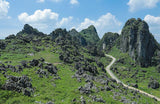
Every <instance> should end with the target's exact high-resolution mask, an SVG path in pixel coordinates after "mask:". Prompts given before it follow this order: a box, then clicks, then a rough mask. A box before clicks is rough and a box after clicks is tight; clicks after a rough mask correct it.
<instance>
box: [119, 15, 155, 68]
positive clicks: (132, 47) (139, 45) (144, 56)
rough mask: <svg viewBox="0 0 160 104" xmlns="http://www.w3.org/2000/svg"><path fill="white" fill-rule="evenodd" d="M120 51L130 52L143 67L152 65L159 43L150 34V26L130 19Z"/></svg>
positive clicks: (139, 20)
mask: <svg viewBox="0 0 160 104" xmlns="http://www.w3.org/2000/svg"><path fill="white" fill-rule="evenodd" d="M120 49H121V50H122V51H123V52H128V53H129V55H130V56H131V58H132V59H133V60H135V61H136V62H137V63H138V64H139V65H141V66H142V67H147V66H149V65H151V59H152V57H153V55H154V52H155V50H156V49H157V42H156V40H155V39H154V37H153V36H152V34H151V33H150V32H149V26H148V24H147V23H146V22H145V21H143V20H141V19H137V20H136V19H134V18H132V19H129V20H128V21H127V22H126V24H125V26H124V27H123V30H122V33H121V37H120Z"/></svg>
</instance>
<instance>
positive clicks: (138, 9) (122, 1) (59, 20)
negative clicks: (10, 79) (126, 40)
mask: <svg viewBox="0 0 160 104" xmlns="http://www.w3.org/2000/svg"><path fill="white" fill-rule="evenodd" d="M159 11H160V0H0V39H2V38H4V37H6V36H8V35H10V34H16V33H17V32H18V31H20V30H22V28H23V25H24V24H26V23H28V24H30V25H32V26H33V27H35V28H37V29H38V30H39V31H42V32H44V33H50V32H52V31H53V30H54V29H56V28H59V27H61V28H67V30H70V29H72V28H75V29H77V30H78V31H80V30H82V29H84V28H87V27H88V26H89V25H91V24H92V25H94V26H95V27H96V28H97V31H98V34H99V36H100V37H102V36H103V34H104V33H105V32H118V33H120V32H121V29H122V28H123V26H124V24H125V22H126V21H127V20H128V19H130V18H141V19H143V20H145V21H146V22H148V24H149V26H150V31H151V33H152V34H154V36H155V38H156V39H157V40H158V41H159V42H160V12H159Z"/></svg>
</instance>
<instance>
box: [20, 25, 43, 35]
mask: <svg viewBox="0 0 160 104" xmlns="http://www.w3.org/2000/svg"><path fill="white" fill-rule="evenodd" d="M44 35H45V34H44V33H42V32H39V31H38V30H37V29H36V28H33V27H32V26H30V25H29V24H25V25H24V27H23V29H22V31H20V32H19V33H17V36H18V37H20V36H25V37H32V38H33V36H38V37H43V36H44Z"/></svg>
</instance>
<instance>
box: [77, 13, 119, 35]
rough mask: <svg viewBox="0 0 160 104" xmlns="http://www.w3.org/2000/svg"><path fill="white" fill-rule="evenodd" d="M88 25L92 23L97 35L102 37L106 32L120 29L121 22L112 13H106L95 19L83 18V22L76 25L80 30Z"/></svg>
mask: <svg viewBox="0 0 160 104" xmlns="http://www.w3.org/2000/svg"><path fill="white" fill-rule="evenodd" d="M90 25H94V26H95V27H96V29H97V32H98V33H99V36H100V37H102V36H103V35H104V33H106V32H119V31H120V30H121V25H122V23H121V22H120V21H118V20H117V19H116V17H115V16H114V15H112V14H111V13H107V14H106V15H102V16H101V17H100V18H99V19H97V20H95V21H94V20H90V19H88V18H85V20H84V22H82V23H81V24H80V25H79V26H78V28H77V30H78V31H80V30H82V29H85V28H87V27H88V26H90Z"/></svg>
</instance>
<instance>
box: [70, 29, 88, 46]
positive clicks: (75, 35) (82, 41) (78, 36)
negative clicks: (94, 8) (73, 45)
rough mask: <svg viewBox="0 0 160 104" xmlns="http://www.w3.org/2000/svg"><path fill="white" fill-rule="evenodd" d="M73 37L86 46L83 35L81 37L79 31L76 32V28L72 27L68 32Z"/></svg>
mask: <svg viewBox="0 0 160 104" xmlns="http://www.w3.org/2000/svg"><path fill="white" fill-rule="evenodd" d="M68 33H69V34H70V35H71V36H72V37H73V38H74V40H75V41H78V43H79V44H80V45H82V46H87V42H86V39H85V38H84V37H82V36H81V35H80V33H78V32H77V30H75V29H72V30H71V31H69V32H68Z"/></svg>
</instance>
